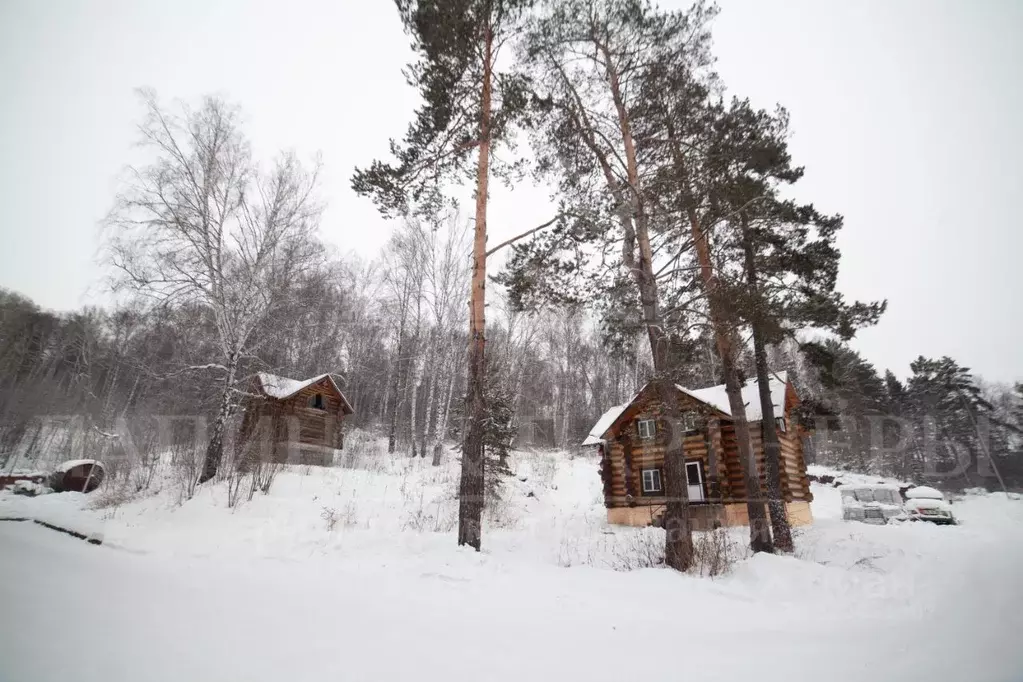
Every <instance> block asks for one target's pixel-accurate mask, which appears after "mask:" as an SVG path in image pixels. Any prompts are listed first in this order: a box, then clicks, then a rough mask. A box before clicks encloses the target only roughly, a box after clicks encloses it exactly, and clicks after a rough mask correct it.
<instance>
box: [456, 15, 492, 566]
mask: <svg viewBox="0 0 1023 682" xmlns="http://www.w3.org/2000/svg"><path fill="white" fill-rule="evenodd" d="M484 30H485V31H486V36H485V40H484V42H485V46H484V54H483V91H482V93H481V98H480V105H481V112H480V139H479V163H478V164H477V167H476V229H475V232H474V235H473V248H472V288H471V290H470V296H469V367H468V374H469V376H468V389H467V391H466V396H465V402H466V405H465V407H466V409H465V417H466V419H465V422H466V423H465V428H464V433H465V440H464V443H463V445H462V474H461V479H460V480H459V484H458V544H459V545H469V546H470V547H474V548H475V549H476V550H477V551H478V550H479V549H480V546H481V544H482V533H483V528H482V526H483V494H484V491H483V422H484V420H485V419H486V402H485V397H484V394H483V391H484V386H485V376H484V372H485V371H486V367H485V356H484V353H485V339H484V332H485V329H486V307H485V306H486V282H487V189H488V180H489V176H490V107H491V102H490V99H491V93H490V89H491V77H492V74H491V67H492V64H493V41H494V36H493V32H492V31H491V28H490V26H489V25H488V26H487V27H486V28H485V29H484Z"/></svg>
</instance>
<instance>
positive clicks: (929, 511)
mask: <svg viewBox="0 0 1023 682" xmlns="http://www.w3.org/2000/svg"><path fill="white" fill-rule="evenodd" d="M904 507H905V509H906V513H905V514H904V515H903V518H900V519H899V520H900V521H901V520H907V521H930V522H931V523H937V524H942V525H946V524H947V525H953V524H955V523H956V518H955V515H954V514H953V513H952V507H951V505H949V503H948V502H947V501H946V500H945V496H944V495H942V494H941V491H940V490H935V489H934V488H931V487H929V486H926V485H919V486H917V487H915V488H910V489H909V490H908V491H907V492H906V504H905V505H904Z"/></svg>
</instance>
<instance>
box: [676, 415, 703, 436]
mask: <svg viewBox="0 0 1023 682" xmlns="http://www.w3.org/2000/svg"><path fill="white" fill-rule="evenodd" d="M698 417H699V415H698V414H697V413H696V412H694V411H693V410H689V411H687V412H683V413H682V417H681V419H679V422H680V423H679V426H680V427H681V428H682V433H698V432H699V431H700V425H699V419H698Z"/></svg>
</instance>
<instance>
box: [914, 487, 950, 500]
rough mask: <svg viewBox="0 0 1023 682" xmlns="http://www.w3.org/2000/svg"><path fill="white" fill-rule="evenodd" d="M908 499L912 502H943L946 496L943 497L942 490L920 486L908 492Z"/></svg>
mask: <svg viewBox="0 0 1023 682" xmlns="http://www.w3.org/2000/svg"><path fill="white" fill-rule="evenodd" d="M906 497H908V498H909V499H911V500H924V499H926V500H943V499H945V496H944V495H942V493H941V491H940V490H937V489H935V488H932V487H930V486H928V485H918V486H917V487H915V488H910V489H909V490H907V491H906Z"/></svg>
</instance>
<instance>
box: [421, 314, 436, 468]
mask: <svg viewBox="0 0 1023 682" xmlns="http://www.w3.org/2000/svg"><path fill="white" fill-rule="evenodd" d="M429 355H430V371H429V372H428V373H427V379H426V382H427V389H426V408H425V410H424V412H423V429H422V432H421V434H420V436H419V456H420V457H426V441H427V440H429V439H430V437H431V436H432V435H433V434H432V433H430V429H431V428H433V427H435V426H436V425H437V420H436V419H433V418H432V416H433V409H434V402H435V399H436V395H437V367H438V365H439V364H440V362H439V360H438V358H437V343H436V340H435V338H434V335H433V334H431V335H430V345H429Z"/></svg>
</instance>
